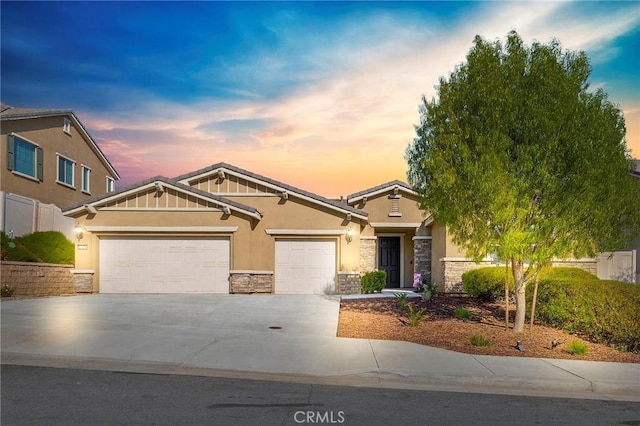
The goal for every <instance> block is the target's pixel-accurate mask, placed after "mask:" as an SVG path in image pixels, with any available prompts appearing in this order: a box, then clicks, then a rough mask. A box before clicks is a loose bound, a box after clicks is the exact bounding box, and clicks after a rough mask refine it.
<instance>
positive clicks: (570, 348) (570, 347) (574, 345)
mask: <svg viewBox="0 0 640 426" xmlns="http://www.w3.org/2000/svg"><path fill="white" fill-rule="evenodd" d="M567 352H569V353H570V354H571V355H586V353H587V352H589V346H588V345H587V344H586V343H582V342H580V341H578V340H572V341H570V342H569V343H567Z"/></svg>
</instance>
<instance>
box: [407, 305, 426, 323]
mask: <svg viewBox="0 0 640 426" xmlns="http://www.w3.org/2000/svg"><path fill="white" fill-rule="evenodd" d="M426 310H427V308H422V309H420V310H417V311H415V310H414V309H413V305H412V304H411V303H409V304H408V305H407V317H408V318H409V325H410V326H411V327H417V326H418V324H420V321H422V320H423V319H424V317H423V315H424V311H426Z"/></svg>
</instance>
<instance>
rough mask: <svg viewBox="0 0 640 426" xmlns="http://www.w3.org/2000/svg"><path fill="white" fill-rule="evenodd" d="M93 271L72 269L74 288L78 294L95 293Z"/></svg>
mask: <svg viewBox="0 0 640 426" xmlns="http://www.w3.org/2000/svg"><path fill="white" fill-rule="evenodd" d="M95 273H96V271H94V270H93V269H72V270H71V274H72V275H73V287H74V288H75V289H76V293H93V276H94V274H95Z"/></svg>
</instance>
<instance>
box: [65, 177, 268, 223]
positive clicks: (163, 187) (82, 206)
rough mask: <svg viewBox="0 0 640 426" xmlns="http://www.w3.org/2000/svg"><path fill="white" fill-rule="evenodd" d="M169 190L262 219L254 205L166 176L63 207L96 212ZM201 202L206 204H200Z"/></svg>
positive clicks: (225, 209) (74, 210)
mask: <svg viewBox="0 0 640 426" xmlns="http://www.w3.org/2000/svg"><path fill="white" fill-rule="evenodd" d="M167 190H173V191H175V192H176V193H180V194H184V195H187V196H190V197H192V199H194V200H196V201H195V202H196V204H197V205H201V206H205V207H206V206H207V205H208V204H213V205H215V206H216V208H218V209H220V210H222V211H223V212H225V213H230V212H231V211H237V212H240V213H242V214H245V215H247V216H250V217H252V218H254V219H258V220H260V219H261V218H262V216H261V215H260V213H259V212H258V210H256V209H255V208H253V207H250V206H247V205H244V204H242V203H238V202H236V201H233V200H228V199H226V198H223V197H220V196H217V195H214V194H210V193H208V192H204V191H200V190H198V189H196V188H192V187H190V186H187V185H184V184H181V183H179V182H177V181H175V180H172V179H168V178H166V177H164V176H156V177H153V178H150V179H147V180H144V181H142V182H139V183H137V184H134V185H130V186H128V187H126V188H123V189H121V190H119V191H116V192H111V193H109V194H106V195H103V196H100V197H95V198H92V199H90V200H87V201H84V202H82V203H78V204H75V205H73V206H69V207H66V208H65V209H63V212H64V214H65V215H67V216H70V215H73V214H76V213H80V212H83V211H88V212H96V211H97V210H99V209H100V208H101V207H103V208H105V207H107V206H109V205H113V204H114V203H116V204H117V202H118V201H120V200H123V199H126V198H127V197H131V196H135V195H136V194H141V193H144V192H148V191H154V192H158V193H163V192H164V191H167ZM200 202H201V203H204V204H198V203H200ZM147 208H148V207H147Z"/></svg>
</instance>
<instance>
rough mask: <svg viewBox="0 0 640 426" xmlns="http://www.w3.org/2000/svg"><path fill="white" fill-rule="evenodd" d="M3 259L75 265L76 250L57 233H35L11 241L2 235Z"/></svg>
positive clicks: (62, 235)
mask: <svg viewBox="0 0 640 426" xmlns="http://www.w3.org/2000/svg"><path fill="white" fill-rule="evenodd" d="M0 244H1V248H2V254H1V256H2V259H3V260H13V261H17V262H44V263H55V264H61V265H73V264H74V259H75V248H74V246H73V243H72V242H71V241H69V240H67V238H66V237H65V236H64V234H62V233H60V232H57V231H47V232H34V233H33V234H27V235H24V236H22V237H16V238H14V239H13V240H10V239H9V238H8V237H7V235H6V234H5V233H4V232H2V233H1V234H0Z"/></svg>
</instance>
